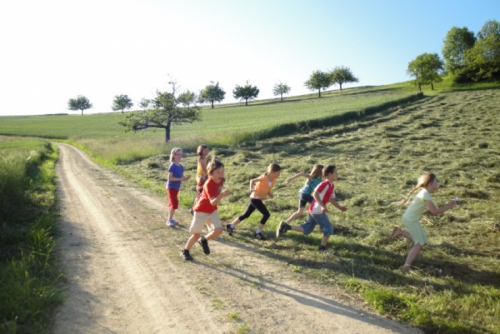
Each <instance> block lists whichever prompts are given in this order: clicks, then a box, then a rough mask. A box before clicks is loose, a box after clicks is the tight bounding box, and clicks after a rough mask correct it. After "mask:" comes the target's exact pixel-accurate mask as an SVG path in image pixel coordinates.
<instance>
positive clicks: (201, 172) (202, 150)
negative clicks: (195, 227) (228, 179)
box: [189, 144, 208, 214]
mask: <svg viewBox="0 0 500 334" xmlns="http://www.w3.org/2000/svg"><path fill="white" fill-rule="evenodd" d="M196 153H197V154H198V170H197V171H196V191H197V192H198V195H197V196H196V198H195V199H194V202H193V206H192V207H191V210H189V212H191V214H193V213H194V211H193V209H194V206H195V205H196V202H198V200H199V199H200V196H201V192H202V191H203V185H204V184H205V182H206V181H207V179H208V172H207V156H208V145H205V144H203V145H200V146H198V149H197V150H196Z"/></svg>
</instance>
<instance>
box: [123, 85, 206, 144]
mask: <svg viewBox="0 0 500 334" xmlns="http://www.w3.org/2000/svg"><path fill="white" fill-rule="evenodd" d="M169 84H170V85H171V86H172V92H160V91H157V92H156V97H155V98H154V99H152V100H151V101H150V104H149V107H150V108H151V109H147V110H144V111H140V112H131V113H128V114H127V115H126V116H125V118H124V120H122V121H120V122H118V124H120V125H122V126H124V127H125V131H134V132H137V131H140V130H145V129H148V128H160V129H164V130H165V142H168V141H169V140H170V127H171V125H172V124H181V123H193V122H195V121H201V111H200V107H198V106H196V95H195V94H194V93H191V92H189V91H186V92H184V93H181V94H179V95H178V96H176V86H177V83H176V82H175V81H170V82H169Z"/></svg>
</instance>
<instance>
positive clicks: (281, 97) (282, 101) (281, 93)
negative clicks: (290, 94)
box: [281, 93, 283, 102]
mask: <svg viewBox="0 0 500 334" xmlns="http://www.w3.org/2000/svg"><path fill="white" fill-rule="evenodd" d="M281 102H283V93H281Z"/></svg>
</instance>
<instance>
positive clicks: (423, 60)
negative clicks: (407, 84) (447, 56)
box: [407, 53, 444, 91]
mask: <svg viewBox="0 0 500 334" xmlns="http://www.w3.org/2000/svg"><path fill="white" fill-rule="evenodd" d="M443 69H444V63H443V61H442V60H441V59H440V58H439V55H438V54H437V53H423V54H421V55H419V56H418V57H417V58H416V59H414V60H412V61H411V62H410V63H409V64H408V70H407V73H408V74H410V75H411V76H414V77H415V80H414V81H413V83H414V84H415V85H416V86H418V89H419V90H420V91H422V85H429V84H430V85H431V89H434V82H441V81H442V80H443V79H442V78H441V75H440V72H441V71H443Z"/></svg>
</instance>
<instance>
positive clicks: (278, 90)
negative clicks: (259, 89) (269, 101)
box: [273, 82, 292, 102]
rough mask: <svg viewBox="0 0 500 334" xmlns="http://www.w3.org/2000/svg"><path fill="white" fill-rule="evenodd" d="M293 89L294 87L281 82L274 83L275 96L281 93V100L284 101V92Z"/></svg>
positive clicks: (286, 92)
mask: <svg viewBox="0 0 500 334" xmlns="http://www.w3.org/2000/svg"><path fill="white" fill-rule="evenodd" d="M291 90H292V88H291V87H290V86H288V85H287V84H284V83H281V82H280V83H278V84H276V85H274V88H273V94H274V96H276V95H281V102H283V94H288V93H290V91H291Z"/></svg>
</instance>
